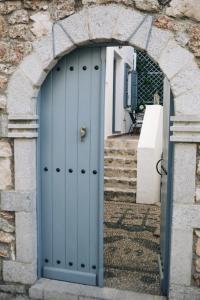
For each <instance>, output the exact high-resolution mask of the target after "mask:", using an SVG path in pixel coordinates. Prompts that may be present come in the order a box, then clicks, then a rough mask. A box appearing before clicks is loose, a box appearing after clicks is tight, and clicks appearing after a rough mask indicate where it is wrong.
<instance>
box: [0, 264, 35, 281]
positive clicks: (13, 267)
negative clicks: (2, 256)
mask: <svg viewBox="0 0 200 300" xmlns="http://www.w3.org/2000/svg"><path fill="white" fill-rule="evenodd" d="M36 278H37V271H36V263H32V264H24V263H21V262H17V261H4V262H3V279H4V280H5V281H7V282H19V283H22V284H33V283H34V282H35V280H36Z"/></svg>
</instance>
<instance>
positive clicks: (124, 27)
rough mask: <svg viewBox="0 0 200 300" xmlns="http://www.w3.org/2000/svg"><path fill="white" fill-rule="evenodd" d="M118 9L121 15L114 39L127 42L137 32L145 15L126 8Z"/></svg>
mask: <svg viewBox="0 0 200 300" xmlns="http://www.w3.org/2000/svg"><path fill="white" fill-rule="evenodd" d="M118 9H119V13H118V17H117V22H116V24H115V27H114V31H113V38H114V39H116V40H120V41H122V42H123V41H124V42H125V41H127V40H128V38H129V37H130V36H131V34H132V33H133V32H134V31H135V30H136V28H137V27H138V25H139V24H140V22H141V21H142V19H143V18H144V15H142V14H141V13H139V12H136V11H135V10H130V9H127V8H124V7H118ZM125 20H126V21H125Z"/></svg>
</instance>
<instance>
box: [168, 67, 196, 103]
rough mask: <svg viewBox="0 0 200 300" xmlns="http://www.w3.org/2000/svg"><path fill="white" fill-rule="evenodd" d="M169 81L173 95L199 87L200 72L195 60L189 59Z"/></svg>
mask: <svg viewBox="0 0 200 300" xmlns="http://www.w3.org/2000/svg"><path fill="white" fill-rule="evenodd" d="M170 83H171V88H172V91H173V94H174V96H178V95H180V94H183V93H186V92H188V91H190V90H194V89H196V88H199V87H200V72H199V68H198V66H197V64H196V63H195V61H191V62H190V63H189V64H188V65H187V66H186V67H185V68H183V69H182V70H181V71H180V72H179V73H177V74H176V75H175V76H174V78H172V80H171V82H170ZM189 101H190V99H189Z"/></svg>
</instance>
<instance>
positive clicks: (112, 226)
mask: <svg viewBox="0 0 200 300" xmlns="http://www.w3.org/2000/svg"><path fill="white" fill-rule="evenodd" d="M159 224H160V207H159V206H157V205H141V204H132V203H131V204H130V203H118V202H111V201H107V202H106V203H105V230H104V245H105V249H104V264H105V286H107V287H114V288H120V289H127V290H133V291H135V292H143V293H149V294H154V295H160V278H159V266H158V255H159V252H160V247H159V242H160V239H159V237H158V236H155V235H154V232H155V230H156V229H158V227H159Z"/></svg>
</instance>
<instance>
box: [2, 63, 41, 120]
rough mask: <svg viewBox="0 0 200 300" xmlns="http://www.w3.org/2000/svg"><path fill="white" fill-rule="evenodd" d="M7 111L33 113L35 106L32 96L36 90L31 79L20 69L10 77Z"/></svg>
mask: <svg viewBox="0 0 200 300" xmlns="http://www.w3.org/2000/svg"><path fill="white" fill-rule="evenodd" d="M7 92H8V103H7V105H8V113H9V114H11V115H15V114H22V115H23V114H33V113H34V110H35V107H34V105H33V104H34V103H33V97H34V96H35V93H36V90H35V89H34V87H33V84H32V83H31V81H30V80H29V79H28V78H27V77H26V76H25V75H24V73H23V72H22V71H21V70H19V69H18V70H17V71H16V72H15V73H14V74H13V75H12V77H11V79H10V81H9V85H8V91H7Z"/></svg>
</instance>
